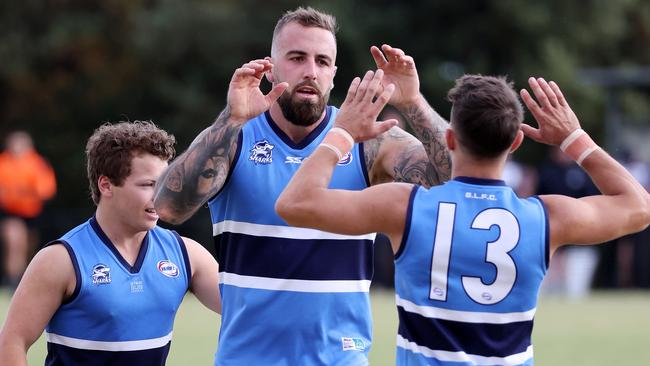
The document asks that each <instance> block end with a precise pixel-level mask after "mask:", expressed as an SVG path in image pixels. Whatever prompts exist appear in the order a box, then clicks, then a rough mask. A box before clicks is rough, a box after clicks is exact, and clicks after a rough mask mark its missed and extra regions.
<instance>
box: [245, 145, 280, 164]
mask: <svg viewBox="0 0 650 366" xmlns="http://www.w3.org/2000/svg"><path fill="white" fill-rule="evenodd" d="M274 147H275V146H274V145H271V144H269V142H268V141H266V140H260V141H257V142H255V145H253V148H252V149H251V150H250V151H251V156H250V157H248V160H251V161H253V162H254V163H255V165H257V164H270V163H271V162H272V161H273V156H272V153H273V151H272V150H273V148H274Z"/></svg>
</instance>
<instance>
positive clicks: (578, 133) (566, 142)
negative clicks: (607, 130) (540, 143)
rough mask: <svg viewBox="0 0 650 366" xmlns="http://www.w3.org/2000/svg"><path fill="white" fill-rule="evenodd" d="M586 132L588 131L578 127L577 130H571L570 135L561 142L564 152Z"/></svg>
mask: <svg viewBox="0 0 650 366" xmlns="http://www.w3.org/2000/svg"><path fill="white" fill-rule="evenodd" d="M585 133H586V132H585V130H583V129H582V128H578V129H577V130H575V131H573V132H571V133H570V134H569V136H567V137H566V138H565V139H564V141H562V143H561V144H560V150H562V152H565V151H566V149H567V147H569V145H571V143H573V141H575V140H577V139H578V137H580V136H581V135H582V134H585Z"/></svg>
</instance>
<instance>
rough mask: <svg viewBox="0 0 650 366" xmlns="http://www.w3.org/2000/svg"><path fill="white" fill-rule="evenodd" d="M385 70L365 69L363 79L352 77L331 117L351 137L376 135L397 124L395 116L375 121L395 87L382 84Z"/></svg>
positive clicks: (373, 136)
mask: <svg viewBox="0 0 650 366" xmlns="http://www.w3.org/2000/svg"><path fill="white" fill-rule="evenodd" d="M383 76H384V72H383V71H382V70H381V69H379V70H377V71H376V72H373V71H368V72H366V75H365V76H364V77H363V80H361V79H359V78H358V77H356V78H354V80H352V83H351V84H350V88H349V89H348V94H347V96H346V97H345V101H343V104H342V105H341V109H340V110H339V113H338V114H337V115H336V120H335V121H334V126H335V127H341V128H343V129H344V130H346V131H348V132H349V133H350V135H352V138H354V141H356V142H361V141H366V140H369V139H372V138H375V137H377V136H378V135H380V134H382V133H384V132H386V131H388V130H389V129H390V128H391V127H393V126H396V125H397V120H395V119H390V120H386V121H377V116H379V113H380V112H381V110H382V109H383V108H384V107H385V106H386V104H387V103H388V101H389V100H390V97H391V95H392V94H393V92H394V91H395V86H394V85H393V84H388V85H386V87H382V85H381V84H382V78H383Z"/></svg>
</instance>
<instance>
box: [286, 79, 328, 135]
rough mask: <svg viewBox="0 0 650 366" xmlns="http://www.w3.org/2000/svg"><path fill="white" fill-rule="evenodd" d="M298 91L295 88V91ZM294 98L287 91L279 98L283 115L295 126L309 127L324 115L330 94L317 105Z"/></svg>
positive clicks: (319, 100)
mask: <svg viewBox="0 0 650 366" xmlns="http://www.w3.org/2000/svg"><path fill="white" fill-rule="evenodd" d="M296 89H297V88H294V90H296ZM293 96H294V94H293V93H288V92H287V91H285V92H284V93H282V95H281V96H280V98H278V105H279V106H280V109H281V110H282V114H283V115H284V118H286V119H287V121H289V122H291V123H293V124H294V125H296V126H303V127H307V126H311V125H313V124H314V123H316V122H318V119H319V118H320V117H321V116H322V115H323V111H324V110H325V106H326V105H327V102H328V100H329V97H330V93H329V92H328V93H327V94H325V95H324V96H323V97H321V98H319V99H318V102H316V103H312V102H311V101H309V100H303V101H294V100H293Z"/></svg>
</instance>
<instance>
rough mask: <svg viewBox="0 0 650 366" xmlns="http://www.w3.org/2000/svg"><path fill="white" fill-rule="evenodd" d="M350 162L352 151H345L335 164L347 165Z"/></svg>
mask: <svg viewBox="0 0 650 366" xmlns="http://www.w3.org/2000/svg"><path fill="white" fill-rule="evenodd" d="M350 162H352V153H350V152H347V153H346V154H345V155H343V157H342V158H341V160H339V162H338V163H336V165H348V164H350Z"/></svg>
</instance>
